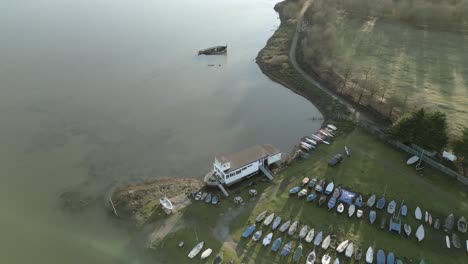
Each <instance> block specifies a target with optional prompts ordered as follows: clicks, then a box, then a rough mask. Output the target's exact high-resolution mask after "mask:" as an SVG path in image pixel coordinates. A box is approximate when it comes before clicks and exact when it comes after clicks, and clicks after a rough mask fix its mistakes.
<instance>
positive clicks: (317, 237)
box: [314, 231, 323, 246]
mask: <svg viewBox="0 0 468 264" xmlns="http://www.w3.org/2000/svg"><path fill="white" fill-rule="evenodd" d="M322 236H323V233H322V231H320V232H319V233H318V234H317V235H316V236H315V239H314V245H315V246H318V245H320V243H321V242H322Z"/></svg>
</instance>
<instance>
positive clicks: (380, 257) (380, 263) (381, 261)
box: [377, 249, 385, 264]
mask: <svg viewBox="0 0 468 264" xmlns="http://www.w3.org/2000/svg"><path fill="white" fill-rule="evenodd" d="M377 264H385V252H384V251H383V250H381V249H379V251H378V252H377Z"/></svg>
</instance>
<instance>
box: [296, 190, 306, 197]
mask: <svg viewBox="0 0 468 264" xmlns="http://www.w3.org/2000/svg"><path fill="white" fill-rule="evenodd" d="M306 195H307V189H305V188H304V189H302V190H301V191H300V192H299V193H298V194H297V196H299V197H303V196H306Z"/></svg>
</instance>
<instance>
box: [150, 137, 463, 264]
mask: <svg viewBox="0 0 468 264" xmlns="http://www.w3.org/2000/svg"><path fill="white" fill-rule="evenodd" d="M344 145H348V146H349V147H350V149H351V152H352V156H351V158H345V159H344V160H343V162H342V164H340V165H339V166H338V167H337V168H330V167H328V166H327V163H326V162H327V160H328V159H329V158H330V157H331V156H332V155H334V154H335V153H338V152H342V151H343V147H344ZM407 158H408V157H407V156H406V155H404V154H402V153H400V152H398V151H394V150H393V149H390V148H389V147H388V146H386V145H384V144H382V143H381V142H380V141H377V140H376V139H374V138H373V137H371V136H369V135H367V134H365V133H364V132H362V131H360V130H354V131H353V132H351V133H350V134H348V135H345V136H341V137H339V138H337V139H336V140H335V142H333V144H332V145H330V146H320V147H319V149H318V150H316V151H315V152H313V153H312V154H311V156H310V158H309V159H308V160H306V161H301V162H297V163H295V164H293V165H291V166H289V167H288V168H287V169H285V170H283V171H282V172H281V173H280V174H279V175H278V176H277V179H276V180H275V181H274V182H273V183H267V182H263V181H261V177H255V178H254V179H253V180H255V181H256V182H257V183H258V184H257V185H256V187H255V188H256V189H258V190H259V191H260V192H259V193H260V194H261V195H258V196H257V197H255V198H250V197H248V195H247V188H238V189H237V190H235V191H234V192H238V194H237V195H241V196H242V197H244V201H246V204H245V205H244V206H242V207H238V206H237V205H235V204H234V203H233V202H232V201H231V199H223V200H222V202H221V204H220V205H219V206H218V207H214V206H212V205H206V204H204V203H201V202H195V203H194V204H193V205H191V206H190V207H189V208H188V209H186V210H185V211H184V212H182V216H181V217H180V218H179V220H178V221H181V223H183V224H181V225H180V226H181V228H180V229H178V231H176V232H173V233H172V234H170V235H169V236H167V237H166V238H165V239H164V240H163V241H161V242H160V243H158V244H156V245H155V248H156V250H155V251H154V253H152V254H155V255H156V256H157V258H158V260H159V261H161V262H162V263H202V262H203V263H211V261H212V259H213V258H214V256H215V255H216V253H218V252H221V251H222V252H223V254H224V260H225V261H226V260H227V259H231V258H232V259H234V260H235V261H236V262H235V263H289V262H292V254H291V255H290V256H289V257H288V258H282V257H280V254H274V253H272V252H271V250H270V247H267V248H264V247H263V246H262V245H261V242H253V241H252V240H251V239H247V240H245V239H241V238H240V236H241V233H242V232H243V230H244V229H245V228H246V226H247V225H249V223H252V222H253V221H254V219H255V217H256V215H257V214H258V213H260V212H262V211H263V210H268V211H269V212H275V213H277V214H279V215H280V216H282V217H283V219H293V220H299V222H300V224H301V225H302V224H308V225H309V226H312V227H313V228H315V231H316V233H317V232H318V231H319V230H322V231H324V233H325V234H335V235H336V237H337V240H338V243H339V242H341V241H342V240H345V239H352V240H353V242H354V243H355V245H356V244H358V245H360V246H361V247H362V248H363V251H364V254H365V250H366V249H367V247H368V246H369V245H373V247H374V248H382V249H384V250H385V252H387V253H388V252H390V251H392V252H394V253H395V255H396V256H397V257H399V258H402V259H404V260H405V261H404V263H419V260H420V259H421V258H423V259H425V261H426V263H466V261H467V258H468V255H467V253H466V251H465V250H464V246H465V244H464V240H465V239H468V236H463V235H461V238H462V241H463V249H450V250H449V249H446V248H445V246H444V241H445V240H444V233H443V232H442V231H441V230H434V229H433V228H431V227H429V226H427V225H425V231H426V238H425V239H424V240H423V241H422V242H421V243H418V242H417V240H416V238H415V237H414V235H413V236H411V237H410V238H407V237H406V236H405V235H403V234H401V235H398V234H394V233H390V232H388V231H387V230H388V229H387V228H388V226H387V227H386V229H384V230H382V229H380V227H379V225H380V219H381V217H383V215H385V216H386V217H387V218H388V215H387V214H386V213H384V212H380V211H379V212H378V213H377V221H376V223H374V225H370V224H369V221H368V220H367V215H368V210H365V216H366V217H365V218H364V219H357V218H353V219H349V218H348V217H347V216H345V215H338V214H337V213H336V212H335V211H328V210H327V209H326V207H325V206H324V207H318V205H317V203H316V202H314V203H306V202H305V201H304V199H302V200H301V199H299V198H298V197H297V196H294V197H290V196H289V194H288V190H289V189H290V188H291V187H293V186H296V185H298V184H299V183H300V181H301V179H302V177H304V176H309V177H319V178H326V179H327V181H330V180H333V181H334V182H335V184H340V185H342V186H343V187H346V188H349V189H351V190H353V191H356V192H359V193H362V194H363V195H364V196H369V195H371V194H374V193H375V194H377V196H380V195H382V194H383V193H384V190H386V193H385V196H386V199H387V202H388V201H390V200H392V199H395V200H396V201H397V202H400V201H401V200H405V203H407V204H408V206H409V215H408V217H406V218H403V220H402V221H403V223H410V224H411V225H412V227H413V232H414V230H415V229H416V228H417V225H419V223H417V221H416V220H415V219H414V208H415V207H416V206H417V205H419V206H420V207H421V208H422V209H423V211H424V210H428V211H430V212H431V213H432V215H433V217H434V219H435V218H440V219H441V220H442V222H443V219H445V216H446V215H447V214H448V213H451V212H453V213H454V214H455V216H456V217H457V218H458V217H459V216H460V215H465V216H468V203H467V202H466V201H467V188H466V187H462V186H460V185H459V184H458V183H457V182H456V181H453V180H450V179H449V178H447V176H445V175H440V174H438V173H436V172H434V171H431V170H429V169H427V168H426V169H424V170H423V171H422V172H420V173H417V172H416V171H415V170H414V168H413V167H408V166H406V165H405V161H406V159H407ZM387 223H388V221H387ZM265 232H266V233H265ZM268 232H269V231H268V230H264V235H265V234H267V233H268ZM280 235H281V236H282V237H284V239H283V245H284V243H285V240H286V241H290V240H293V241H294V242H293V250H294V249H295V248H296V246H297V243H298V240H297V238H292V237H290V236H288V235H286V234H282V233H279V231H275V232H274V237H273V239H276V238H277V237H278V236H280ZM196 236H198V239H199V240H204V241H206V242H207V244H206V247H210V248H212V249H213V252H214V253H213V256H212V257H210V259H208V260H207V261H200V260H199V258H197V259H196V260H189V259H188V258H187V254H188V252H189V251H190V250H191V248H192V247H193V246H194V245H195V244H196ZM180 240H183V241H185V243H186V246H185V247H184V248H182V249H180V248H178V247H177V243H178V242H179V241H180ZM303 244H304V255H306V254H308V253H309V252H310V251H311V249H312V246H311V245H309V244H308V243H306V242H304V243H303ZM317 251H318V256H319V257H320V258H321V257H322V255H323V254H324V252H323V250H322V249H317ZM329 253H331V254H332V256H335V255H336V254H335V252H333V251H332V250H329ZM340 260H341V263H343V260H344V255H341V256H340ZM410 260H413V261H414V262H411V261H410ZM300 262H301V263H304V262H305V260H304V257H303V258H302V259H301V261H300ZM363 262H364V261H362V263H363ZM345 263H357V262H354V261H351V260H350V261H349V262H348V261H346V262H345Z"/></svg>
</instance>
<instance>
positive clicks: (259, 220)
mask: <svg viewBox="0 0 468 264" xmlns="http://www.w3.org/2000/svg"><path fill="white" fill-rule="evenodd" d="M266 214H267V211H263V212H261V213H260V214H258V215H257V218H255V221H257V223H258V222H261V221H263V219H264V218H265V216H266Z"/></svg>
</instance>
